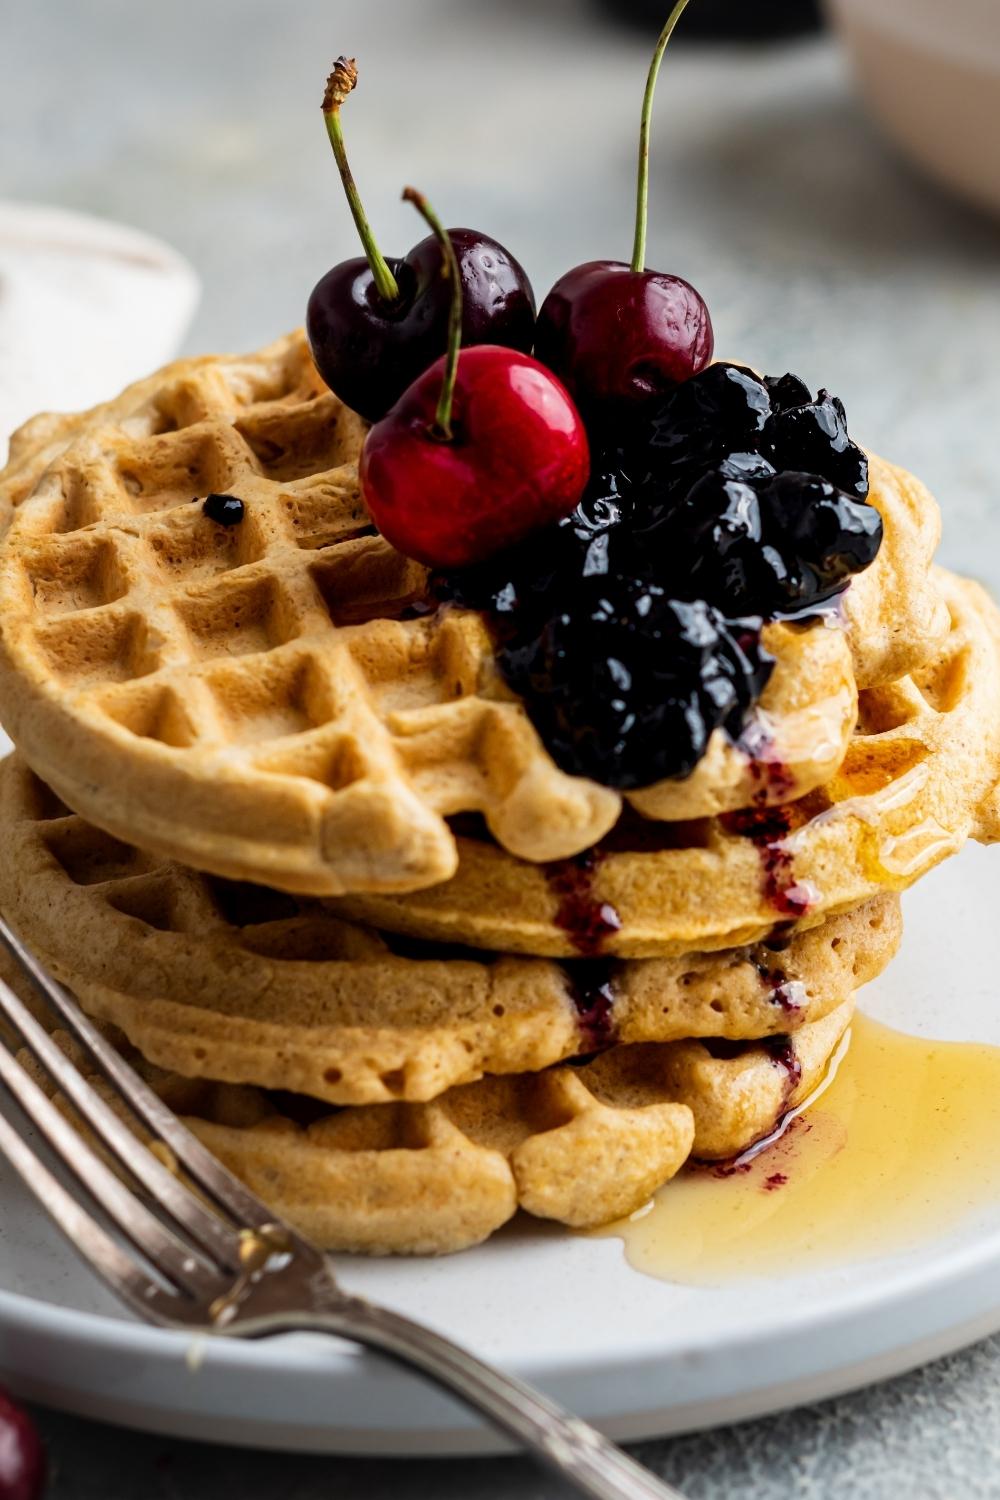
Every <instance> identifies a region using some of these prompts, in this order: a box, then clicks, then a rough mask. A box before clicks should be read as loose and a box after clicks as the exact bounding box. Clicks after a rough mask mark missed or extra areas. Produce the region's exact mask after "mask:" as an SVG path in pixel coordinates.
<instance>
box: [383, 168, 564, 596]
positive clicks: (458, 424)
mask: <svg viewBox="0 0 1000 1500" xmlns="http://www.w3.org/2000/svg"><path fill="white" fill-rule="evenodd" d="M404 197H407V198H408V199H409V200H410V201H411V202H414V203H416V204H417V206H418V208H420V210H421V212H422V213H423V214H424V217H425V218H426V219H427V221H428V223H430V224H431V226H432V227H433V228H434V231H435V233H436V234H438V236H439V238H440V239H441V242H442V246H443V247H444V248H445V254H446V257H447V261H448V264H449V266H450V267H451V276H452V297H453V301H452V316H451V321H450V327H449V345H448V353H447V354H446V355H444V356H443V357H442V358H441V359H439V360H438V361H437V363H436V364H434V365H432V366H431V368H430V369H429V370H426V371H425V372H424V374H422V375H420V376H418V378H417V379H416V380H415V381H414V382H413V384H412V385H411V386H410V387H409V389H408V390H407V391H405V392H404V394H403V395H402V396H401V397H400V399H399V400H398V401H397V402H396V405H395V406H394V407H393V408H392V410H391V411H390V412H389V413H388V415H387V416H385V417H383V419H382V421H381V422H377V423H376V424H375V426H374V427H373V428H372V429H371V431H370V432H369V433H368V436H367V438H366V439H365V445H364V449H363V452H362V455H361V488H362V492H363V494H364V497H365V501H366V503H367V506H368V510H369V513H370V514H371V518H372V520H373V521H374V523H375V525H376V526H377V527H378V529H379V531H380V532H381V533H382V535H383V536H384V537H385V538H386V540H387V541H389V542H391V543H392V545H393V546H394V547H396V548H397V549H398V550H399V551H400V552H404V553H405V554H406V555H407V556H408V557H414V558H416V559H417V560H418V561H419V562H422V563H426V564H427V565H428V566H429V567H433V568H464V567H467V566H468V565H469V564H471V563H476V562H481V561H482V560H483V559H484V558H486V557H489V556H490V555H491V554H492V553H494V552H499V551H502V550H503V549H504V548H506V547H510V546H512V545H513V544H514V543H515V542H518V541H520V540H521V539H522V538H523V537H525V536H526V535H528V533H529V532H532V531H534V530H536V529H537V528H538V527H541V526H545V525H546V524H548V523H550V522H554V521H558V520H561V519H562V517H563V516H567V515H569V513H570V511H571V510H573V509H574V508H575V507H576V505H577V503H578V502H579V500H580V497H581V495H582V494H583V490H584V486H585V485H586V483H587V478H588V474H589V471H590V453H589V449H588V446H587V436H586V432H585V430H584V426H583V422H582V420H581V417H580V414H579V412H578V411H577V410H576V407H575V406H574V405H573V402H572V400H571V399H570V397H569V394H568V393H567V391H566V389H565V387H564V386H563V385H562V383H561V382H560V381H559V380H557V379H556V377H555V376H554V375H553V374H552V373H551V371H549V370H547V369H546V368H545V367H544V365H540V364H539V363H538V361H537V360H534V359H531V358H530V357H529V356H528V355H526V354H520V353H518V352H517V351H515V350H512V349H504V348H501V347H499V346H497V345H492V344H480V345H478V346H476V347H475V348H472V349H464V350H462V351H461V353H459V343H460V337H461V313H462V309H461V301H462V290H461V282H460V279H459V277H458V268H457V263H456V261H455V253H454V250H453V249H452V247H451V244H450V241H449V240H448V237H447V234H446V232H445V230H444V229H443V228H442V227H441V225H440V223H439V221H438V220H437V218H436V216H435V215H434V213H433V210H432V209H430V207H429V206H428V204H427V203H426V201H425V200H424V199H423V198H422V197H421V196H420V194H418V193H415V192H414V190H413V189H412V188H407V190H406V193H405V194H404Z"/></svg>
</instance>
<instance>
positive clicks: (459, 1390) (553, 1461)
mask: <svg viewBox="0 0 1000 1500" xmlns="http://www.w3.org/2000/svg"><path fill="white" fill-rule="evenodd" d="M282 1322H283V1324H284V1326H285V1327H288V1326H289V1324H290V1322H291V1320H289V1321H288V1322H286V1321H285V1320H284V1319H283V1320H282ZM294 1327H295V1328H296V1329H297V1330H302V1331H305V1330H308V1331H310V1332H317V1331H322V1332H327V1333H333V1334H336V1335H338V1337H340V1338H346V1339H351V1340H353V1341H354V1342H355V1343H358V1344H363V1345H365V1346H366V1347H367V1348H371V1349H377V1350H378V1351H379V1352H380V1353H382V1354H385V1355H388V1356H389V1357H390V1358H391V1359H393V1360H396V1361H397V1362H398V1363H399V1364H402V1365H406V1366H408V1367H409V1368H411V1369H415V1370H418V1371H419V1372H420V1373H421V1374H422V1375H425V1376H427V1377H428V1378H429V1379H431V1380H433V1381H434V1382H435V1383H436V1384H437V1385H439V1386H442V1387H443V1388H444V1389H445V1390H446V1391H448V1392H449V1394H450V1395H452V1396H454V1397H456V1398H457V1399H458V1400H459V1401H461V1402H463V1403H464V1405H466V1406H469V1407H472V1409H473V1410H474V1411H476V1412H478V1413H479V1414H480V1415H481V1416H483V1417H485V1418H486V1419H487V1420H488V1421H489V1422H491V1423H492V1424H493V1426H494V1427H498V1428H499V1429H500V1430H501V1431H502V1432H504V1433H506V1434H507V1435H508V1436H509V1437H512V1438H514V1439H515V1440H516V1441H517V1442H519V1443H521V1444H522V1445H523V1446H524V1447H526V1448H528V1449H530V1450H531V1452H532V1453H534V1454H535V1456H536V1457H538V1458H540V1459H541V1460H542V1461H543V1462H544V1463H546V1464H548V1465H549V1466H550V1468H553V1469H555V1470H556V1471H557V1472H558V1473H559V1474H561V1475H562V1476H563V1478H564V1479H566V1480H567V1481H568V1483H569V1484H571V1485H572V1486H573V1487H574V1488H575V1489H576V1490H577V1491H578V1492H579V1493H580V1494H581V1495H589V1496H591V1497H592V1500H684V1496H683V1495H682V1494H681V1493H680V1491H679V1490H675V1489H672V1488H671V1486H670V1485H667V1484H662V1483H661V1482H660V1481H659V1480H658V1479H655V1478H654V1477H653V1475H652V1474H650V1472H649V1470H648V1469H644V1468H642V1467H641V1465H639V1464H637V1463H635V1462H634V1460H632V1459H631V1458H629V1457H628V1455H627V1454H626V1453H623V1452H622V1450H621V1449H620V1448H617V1447H615V1445H614V1444H613V1443H611V1442H609V1441H608V1439H607V1438H606V1437H604V1436H603V1435H602V1434H601V1433H599V1432H597V1431H596V1430H595V1429H594V1428H593V1427H590V1426H588V1424H587V1423H586V1422H583V1421H581V1420H580V1418H579V1417H573V1416H570V1414H569V1413H568V1412H565V1411H563V1410H562V1408H561V1407H559V1406H557V1405H556V1404H555V1403H554V1402H552V1401H550V1400H549V1399H548V1397H546V1396H543V1395H542V1394H541V1393H540V1392H539V1391H536V1390H534V1389H532V1387H531V1386H529V1385H525V1383H524V1382H523V1381H521V1380H517V1379H515V1378H514V1377H513V1376H511V1375H505V1374H503V1373H502V1372H501V1371H500V1370H496V1369H494V1368H493V1367H492V1366H490V1365H488V1364H485V1363H484V1362H483V1361H482V1360H480V1359H477V1358H476V1357H475V1355H473V1354H470V1353H469V1352H468V1351H467V1350H465V1349H462V1348H460V1347H459V1346H458V1345H457V1344H453V1343H452V1342H451V1340H450V1339H446V1338H443V1337H442V1336H441V1335H440V1334H438V1333H434V1332H433V1331H432V1330H431V1329H429V1328H425V1327H422V1326H421V1325H420V1324H418V1323H411V1322H410V1320H409V1318H404V1317H402V1316H401V1315H400V1314H399V1313H395V1312H392V1311H390V1310H389V1309H388V1308H384V1307H377V1306H375V1305H374V1304H372V1303H369V1302H365V1301H363V1300H362V1299H360V1298H353V1297H351V1298H345V1299H344V1301H343V1303H342V1304H340V1305H339V1306H334V1307H332V1308H331V1309H329V1310H328V1311H326V1310H325V1311H323V1312H316V1313H310V1314H307V1315H304V1316H303V1317H302V1319H301V1320H297V1319H296V1320H295V1321H294ZM235 1331H236V1330H234V1332H235ZM262 1331H265V1330H262ZM266 1331H268V1332H273V1331H274V1330H273V1327H272V1328H270V1329H268V1330H266ZM245 1332H247V1333H249V1332H250V1329H249V1328H247V1329H246V1330H245Z"/></svg>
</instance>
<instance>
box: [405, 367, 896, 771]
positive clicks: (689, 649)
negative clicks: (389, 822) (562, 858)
mask: <svg viewBox="0 0 1000 1500" xmlns="http://www.w3.org/2000/svg"><path fill="white" fill-rule="evenodd" d="M867 494H868V464H867V460H866V458H865V455H864V453H863V452H862V451H861V449H860V448H858V447H857V446H856V444H854V443H852V442H851V440H850V437H849V436H848V432H847V424H846V421H845V418H844V408H843V405H842V404H841V402H840V401H839V400H838V399H837V398H836V397H835V396H830V395H829V394H828V393H827V392H826V391H820V393H819V395H818V397H816V399H815V400H814V399H813V398H812V396H811V394H810V392H809V390H808V389H807V388H806V386H805V385H804V384H803V383H802V381H801V380H799V379H798V378H797V377H796V376H794V375H783V376H781V377H779V378H776V379H775V378H771V377H765V378H764V379H760V378H758V376H756V375H755V374H753V372H752V371H750V370H747V369H744V368H743V367H742V366H740V365H732V364H714V365H710V366H708V368H707V369H705V370H702V371H701V373H700V374H698V375H695V376H692V378H691V379H690V380H686V381H684V382H683V383H682V384H680V385H678V386H677V387H676V388H675V389H674V390H673V392H672V393H671V394H670V395H669V396H668V397H667V398H666V400H665V401H664V402H663V403H662V405H661V406H660V407H659V408H658V409H657V410H656V411H655V413H654V414H653V415H652V417H651V418H646V419H644V421H643V425H642V426H641V427H639V428H635V429H633V430H631V431H629V432H628V433H625V434H622V435H620V440H619V446H616V447H613V448H607V447H605V448H603V449H597V450H596V451H595V453H594V463H593V468H592V471H591V478H590V484H589V486H588V488H587V491H586V493H585V495H584V497H583V499H582V500H581V502H580V504H579V506H578V507H577V509H576V510H575V511H574V512H573V513H572V515H570V516H568V517H567V518H566V519H565V520H564V521H561V522H559V524H558V525H556V526H552V527H549V528H547V529H546V530H545V531H544V532H536V533H534V535H532V536H531V537H529V538H528V539H527V540H526V541H524V542H522V543H521V544H519V545H518V546H517V547H516V548H513V549H512V550H511V551H509V552H506V553H503V554H500V555H498V556H495V557H492V558H490V559H489V560H488V561H487V562H485V563H481V564H479V565H478V566H476V567H474V568H468V569H464V570H463V571H461V572H453V573H450V574H447V575H437V576H436V578H435V580H434V589H435V591H436V593H437V595H438V597H439V598H441V599H444V600H454V601H455V602H456V603H458V604H461V605H465V606H467V607H469V608H473V609H479V610H482V611H484V612H485V613H486V614H487V615H488V616H489V618H490V619H491V622H492V625H493V628H494V632H495V635H496V641H497V657H498V661H499V664H500V668H501V670H502V671H503V673H504V676H505V677H506V679H507V681H508V682H509V684H510V686H511V687H512V688H513V689H514V691H515V692H516V693H518V694H519V696H520V697H521V698H522V699H523V700H524V703H525V706H526V708H527V711H528V713H529V714H530V716H531V719H532V721H533V723H534V724H535V726H536V728H537V729H538V731H539V733H540V734H541V736H542V738H543V740H544V741H545V743H546V745H547V747H548V749H549V752H550V753H551V755H552V757H553V759H554V760H555V761H556V762H557V764H558V765H560V766H561V767H562V768H563V770H565V771H568V772H570V773H572V774H577V775H583V776H591V777H593V778H594V779H595V780H597V781H601V782H603V783H604V784H605V785H606V786H613V787H619V788H621V789H623V790H624V789H628V788H633V787H639V786H646V785H649V784H650V783H651V782H654V781H658V780H661V779H663V778H665V777H683V776H687V775H689V774H690V773H691V771H693V769H694V768H695V766H696V765H697V764H698V761H699V760H700V759H701V757H702V756H703V755H704V753H705V750H706V747H707V745H708V741H709V739H710V737H711V735H712V733H713V731H714V730H715V729H717V728H720V727H721V728H723V729H724V730H725V731H726V732H727V733H728V734H729V735H731V736H732V737H733V738H734V739H735V738H737V737H738V736H739V734H740V732H741V731H742V729H743V726H744V724H745V722H746V718H747V715H748V713H749V711H750V709H751V708H752V707H753V705H754V704H755V703H756V701H757V699H758V698H759V697H760V694H761V692H762V691H763V689H764V686H765V685H766V683H767V680H768V677H769V676H770V673H771V670H772V667H773V665H774V663H773V660H772V658H771V657H770V656H769V655H768V653H767V651H766V650H765V649H764V648H763V646H762V645H761V639H760V632H761V627H762V625H763V623H764V622H765V621H766V620H773V619H780V618H785V619H789V618H798V619H801V618H803V617H808V616H809V615H811V614H815V613H816V612H817V611H818V610H819V609H821V608H822V607H823V606H824V605H829V603H830V601H831V600H833V599H834V598H835V597H836V595H837V594H838V593H840V592H841V591H842V590H843V589H844V587H845V586H846V585H847V583H848V581H849V579H850V577H851V575H852V574H854V573H857V572H859V571H860V570H861V569H862V568H865V567H867V566H868V564H869V563H870V562H871V561H872V560H873V559H874V557H875V555H876V553H877V551H878V548H879V544H880V542H881V539H882V519H881V516H880V515H879V513H878V511H877V510H876V509H875V507H874V506H872V505H869V504H868V503H867V498H866V497H867Z"/></svg>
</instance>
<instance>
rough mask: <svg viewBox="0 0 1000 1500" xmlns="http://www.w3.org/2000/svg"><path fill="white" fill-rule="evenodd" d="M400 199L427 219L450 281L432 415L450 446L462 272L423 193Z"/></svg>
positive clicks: (414, 192)
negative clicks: (445, 344) (445, 336)
mask: <svg viewBox="0 0 1000 1500" xmlns="http://www.w3.org/2000/svg"><path fill="white" fill-rule="evenodd" d="M403 199H404V201H405V202H406V203H412V204H413V206H414V208H415V209H417V211H418V212H419V213H421V214H423V216H424V218H425V219H426V220H427V223H428V224H429V225H430V227H431V228H432V229H433V231H434V234H435V236H436V238H437V241H438V243H439V245H440V246H441V252H442V254H443V255H444V265H443V266H442V267H441V274H442V276H445V277H450V279H451V307H450V309H449V312H448V357H447V359H446V360H445V366H444V379H443V380H442V382H441V394H440V396H439V397H438V404H437V411H436V412H435V413H434V435H435V437H438V438H440V439H441V441H442V442H444V443H450V442H451V441H452V440H453V438H454V435H455V434H454V432H453V431H452V426H451V407H452V402H453V400H454V397H455V379H456V377H457V375H458V353H459V350H460V348H461V346H462V273H461V271H460V270H459V268H458V256H457V255H456V254H455V247H454V245H453V244H452V242H451V235H450V234H449V233H448V231H447V229H445V227H444V225H443V224H442V223H441V220H440V219H439V218H438V216H437V214H436V213H435V212H434V210H433V208H431V206H430V204H429V203H428V202H427V199H426V198H425V197H424V195H423V193H420V192H418V191H417V189H416V188H412V187H408V188H404V189H403Z"/></svg>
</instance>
